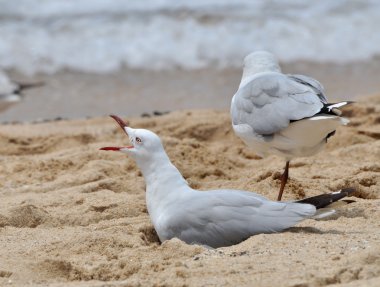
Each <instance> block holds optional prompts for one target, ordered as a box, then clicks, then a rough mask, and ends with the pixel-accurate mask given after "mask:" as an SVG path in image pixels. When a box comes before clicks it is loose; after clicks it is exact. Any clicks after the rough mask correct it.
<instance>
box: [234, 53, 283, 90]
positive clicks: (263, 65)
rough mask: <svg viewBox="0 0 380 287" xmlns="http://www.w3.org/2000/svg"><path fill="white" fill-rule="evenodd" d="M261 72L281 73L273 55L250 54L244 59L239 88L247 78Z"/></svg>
mask: <svg viewBox="0 0 380 287" xmlns="http://www.w3.org/2000/svg"><path fill="white" fill-rule="evenodd" d="M263 72H281V68H280V65H279V64H278V61H277V59H276V58H275V56H273V54H271V53H269V52H266V51H256V52H252V53H251V54H249V55H248V56H246V57H245V58H244V69H243V76H242V79H241V84H240V86H242V84H243V82H245V80H247V78H248V77H251V76H253V75H255V74H257V73H263Z"/></svg>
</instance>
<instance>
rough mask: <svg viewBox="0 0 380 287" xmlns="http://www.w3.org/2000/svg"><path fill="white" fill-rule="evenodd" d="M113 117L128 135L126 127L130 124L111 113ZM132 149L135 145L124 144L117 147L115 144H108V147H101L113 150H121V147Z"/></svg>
mask: <svg viewBox="0 0 380 287" xmlns="http://www.w3.org/2000/svg"><path fill="white" fill-rule="evenodd" d="M110 117H111V118H113V119H114V120H115V121H116V122H117V123H118V124H119V126H120V127H121V129H122V130H123V131H124V132H125V134H126V135H127V136H129V135H128V133H127V130H126V128H127V127H128V124H127V123H126V122H124V121H123V120H122V119H121V118H119V117H118V116H115V115H110ZM126 148H127V149H132V148H134V146H133V145H132V146H122V147H115V146H106V147H102V148H100V150H112V151H119V150H121V149H126Z"/></svg>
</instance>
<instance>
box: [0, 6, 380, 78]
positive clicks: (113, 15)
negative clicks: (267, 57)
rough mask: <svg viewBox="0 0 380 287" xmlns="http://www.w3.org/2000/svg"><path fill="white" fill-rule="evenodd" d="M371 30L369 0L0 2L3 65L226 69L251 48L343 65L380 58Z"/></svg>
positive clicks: (379, 10)
mask: <svg viewBox="0 0 380 287" xmlns="http://www.w3.org/2000/svg"><path fill="white" fill-rule="evenodd" d="M378 27H380V1H376V0H374V1H370V0H368V1H348V0H334V1H330V0H320V1H315V2H313V4H310V2H308V1H301V0H283V1H248V0H247V1H244V0H238V1H228V0H218V1H217V0H193V1H184V0H177V1H174V0H172V1H169V0H145V1H141V0H129V1H120V0H107V1H106V0H78V1H67V0H49V1H44V0H18V1H9V0H0V67H3V68H15V69H17V70H20V71H23V72H25V73H29V74H33V73H36V72H47V73H54V72H56V71H58V70H61V69H75V70H80V71H87V72H97V73H107V72H112V71H114V70H117V69H119V68H120V67H121V66H127V67H130V68H139V69H149V70H161V69H175V68H181V69H199V68H205V67H210V66H211V67H217V68H226V67H240V66H241V64H242V59H243V57H244V56H245V55H246V54H248V53H249V52H251V51H253V50H258V49H266V50H269V51H272V52H273V53H275V54H276V56H277V57H279V59H280V60H281V61H287V62H289V61H295V60H310V61H318V62H334V63H347V62H352V61H359V60H366V59H369V58H371V57H373V56H375V55H377V54H379V53H380V33H378V31H377V29H378Z"/></svg>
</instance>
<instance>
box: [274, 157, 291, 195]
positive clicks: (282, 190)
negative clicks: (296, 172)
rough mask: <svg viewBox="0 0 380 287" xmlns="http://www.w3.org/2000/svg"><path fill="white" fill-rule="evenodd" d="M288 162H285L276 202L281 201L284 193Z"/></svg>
mask: <svg viewBox="0 0 380 287" xmlns="http://www.w3.org/2000/svg"><path fill="white" fill-rule="evenodd" d="M289 162H290V161H287V162H286V165H285V170H284V173H283V174H282V175H281V186H280V192H279V193H278V197H277V200H278V201H281V198H282V193H283V192H284V188H285V185H286V182H287V181H288V177H289Z"/></svg>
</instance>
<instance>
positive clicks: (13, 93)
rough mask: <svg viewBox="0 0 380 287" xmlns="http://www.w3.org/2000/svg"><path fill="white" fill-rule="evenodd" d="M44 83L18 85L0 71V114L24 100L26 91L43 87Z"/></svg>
mask: <svg viewBox="0 0 380 287" xmlns="http://www.w3.org/2000/svg"><path fill="white" fill-rule="evenodd" d="M42 85H43V83H41V82H38V83H16V82H14V81H11V80H10V79H9V77H8V76H7V75H6V74H5V73H4V72H3V71H1V70H0V112H2V111H5V110H6V109H8V108H9V107H10V106H11V105H13V104H15V103H18V102H20V101H21V99H22V93H23V91H24V90H26V89H30V88H34V87H39V86H42Z"/></svg>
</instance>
